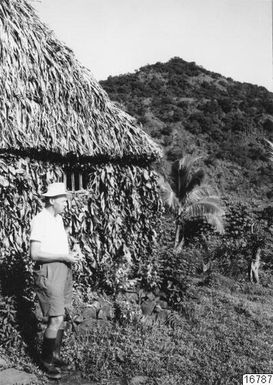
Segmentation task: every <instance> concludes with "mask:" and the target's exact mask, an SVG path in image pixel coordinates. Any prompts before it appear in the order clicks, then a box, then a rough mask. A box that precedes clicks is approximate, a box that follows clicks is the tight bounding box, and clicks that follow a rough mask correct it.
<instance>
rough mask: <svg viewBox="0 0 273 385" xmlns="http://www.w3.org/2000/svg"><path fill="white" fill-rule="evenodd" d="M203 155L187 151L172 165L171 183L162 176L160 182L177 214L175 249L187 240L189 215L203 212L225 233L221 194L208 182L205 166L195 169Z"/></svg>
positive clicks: (164, 195)
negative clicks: (205, 179) (185, 231)
mask: <svg viewBox="0 0 273 385" xmlns="http://www.w3.org/2000/svg"><path fill="white" fill-rule="evenodd" d="M199 159H200V157H196V156H192V155H186V156H184V157H183V158H181V159H179V160H176V161H175V162H174V163H173V165H172V170H171V175H170V183H169V182H168V181H167V180H166V178H164V177H163V176H160V178H159V186H160V189H161V192H162V198H163V201H164V202H165V203H166V204H167V205H168V206H169V207H171V208H172V209H173V210H174V212H175V215H176V232H175V242H174V249H175V250H176V251H180V250H181V249H182V247H183V244H184V227H185V223H186V221H187V220H188V219H190V218H193V217H198V216H202V217H205V218H206V219H207V221H208V222H209V223H210V224H212V225H213V226H214V228H215V230H216V231H218V232H220V233H223V232H224V225H223V215H224V210H223V208H222V207H221V203H220V198H219V196H218V195H217V194H216V193H215V192H214V191H213V189H212V188H211V187H210V186H208V185H207V184H205V183H204V178H205V173H204V170H202V169H199V170H197V171H194V167H193V166H194V165H195V163H196V162H197V161H198V160H199Z"/></svg>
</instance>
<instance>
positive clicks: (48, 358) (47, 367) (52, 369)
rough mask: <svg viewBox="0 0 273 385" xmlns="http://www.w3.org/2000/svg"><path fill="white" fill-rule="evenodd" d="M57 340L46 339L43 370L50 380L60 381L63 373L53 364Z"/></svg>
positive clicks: (43, 351)
mask: <svg viewBox="0 0 273 385" xmlns="http://www.w3.org/2000/svg"><path fill="white" fill-rule="evenodd" d="M55 343H56V338H47V337H44V341H43V348H42V368H43V370H44V371H45V373H46V375H47V377H48V378H52V379H55V380H57V379H59V378H61V377H62V376H61V372H60V370H59V369H58V368H56V366H55V364H54V362H53V352H54V349H55Z"/></svg>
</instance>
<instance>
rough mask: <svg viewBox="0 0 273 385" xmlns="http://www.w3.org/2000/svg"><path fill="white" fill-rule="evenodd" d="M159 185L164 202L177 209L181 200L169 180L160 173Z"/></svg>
mask: <svg viewBox="0 0 273 385" xmlns="http://www.w3.org/2000/svg"><path fill="white" fill-rule="evenodd" d="M158 186H159V189H160V194H161V198H162V201H163V202H164V204H166V205H167V206H168V207H170V208H171V209H172V210H175V209H176V208H177V207H178V206H179V201H178V199H177V197H176V194H175V192H174V191H173V189H172V188H171V186H170V184H169V182H168V181H167V180H166V179H165V178H164V177H163V176H162V175H159V178H158Z"/></svg>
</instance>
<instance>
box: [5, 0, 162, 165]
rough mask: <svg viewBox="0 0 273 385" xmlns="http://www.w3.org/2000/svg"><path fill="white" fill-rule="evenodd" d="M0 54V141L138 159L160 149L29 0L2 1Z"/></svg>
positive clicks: (14, 146) (33, 148)
mask: <svg viewBox="0 0 273 385" xmlns="http://www.w3.org/2000/svg"><path fill="white" fill-rule="evenodd" d="M0 57H1V60H0V74H1V75H0V87H1V97H0V128H1V130H0V149H5V150H6V149H9V150H12V151H14V150H20V151H22V150H24V151H25V152H26V153H27V154H29V153H32V154H33V151H39V152H45V153H48V152H51V153H55V154H56V153H57V154H60V155H63V156H67V155H72V156H74V157H75V156H77V157H84V156H87V157H95V158H97V157H101V156H103V157H104V158H106V159H108V160H109V159H111V160H112V159H121V158H124V159H126V158H128V159H130V160H131V161H132V160H139V159H141V160H143V159H146V160H147V161H151V160H154V159H155V158H156V157H157V156H158V155H159V153H160V150H159V148H158V147H157V146H156V145H155V144H154V143H153V142H152V141H151V139H150V138H149V137H148V136H147V135H146V134H145V133H144V132H143V131H142V130H141V129H140V128H139V127H138V126H137V125H136V122H135V121H134V119H133V118H132V117H130V116H129V115H128V114H126V113H124V112H123V111H121V110H120V109H119V108H117V107H116V106H115V105H114V104H113V103H112V102H111V101H110V100H109V98H108V96H107V95H106V93H105V92H104V91H103V89H102V88H101V87H100V85H99V84H98V83H97V82H96V81H95V80H94V79H93V77H92V75H91V73H90V71H89V70H87V69H86V68H84V67H83V66H82V65H81V64H80V63H79V62H78V61H77V60H76V58H75V56H74V54H73V52H72V51H71V50H70V49H69V48H67V47H66V46H65V45H64V44H62V43H61V42H60V41H58V40H57V39H56V38H55V36H54V34H53V33H52V32H51V31H50V30H49V29H48V28H47V27H46V26H45V25H44V24H43V23H42V22H41V21H40V20H39V18H38V17H37V16H36V14H35V12H34V10H33V8H32V7H31V5H30V4H29V3H28V2H27V1H26V0H1V1H0Z"/></svg>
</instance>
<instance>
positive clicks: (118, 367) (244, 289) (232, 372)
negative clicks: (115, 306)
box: [0, 272, 273, 385]
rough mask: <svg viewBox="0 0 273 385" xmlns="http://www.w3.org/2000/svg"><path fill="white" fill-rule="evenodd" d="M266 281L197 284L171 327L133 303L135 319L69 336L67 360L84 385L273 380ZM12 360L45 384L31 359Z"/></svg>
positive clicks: (270, 292)
mask: <svg viewBox="0 0 273 385" xmlns="http://www.w3.org/2000/svg"><path fill="white" fill-rule="evenodd" d="M261 273H262V274H261V284H251V283H249V282H247V281H246V280H244V279H237V280H235V279H233V278H228V277H224V276H223V275H221V274H220V273H216V272H213V273H210V274H209V275H208V276H207V277H204V279H196V277H195V278H192V281H191V283H190V284H188V286H187V290H186V292H185V296H184V298H183V303H182V306H181V311H180V312H179V313H177V314H176V317H175V322H173V323H172V326H168V325H166V324H164V323H160V322H159V321H156V320H155V318H152V317H147V316H146V317H143V316H142V314H141V312H140V309H139V308H138V305H136V304H129V303H127V304H126V306H124V307H123V308H124V309H127V310H126V311H129V312H130V317H128V316H126V317H123V318H122V322H118V321H116V322H109V321H105V320H99V321H93V322H91V323H90V326H89V328H88V329H87V330H86V329H85V330H84V331H83V332H79V331H78V333H76V332H75V331H72V328H70V329H69V330H68V331H67V333H66V338H65V346H64V350H63V353H64V356H65V358H66V359H67V360H69V361H70V362H71V363H72V365H73V367H74V369H75V370H76V371H80V372H81V373H82V375H83V377H84V380H83V381H95V382H97V383H98V385H113V384H114V383H118V381H119V380H120V379H123V382H124V384H126V383H128V381H129V379H130V378H132V377H134V376H144V377H145V378H146V379H145V384H147V385H165V384H166V385H167V384H168V385H181V384H183V385H195V384H199V385H221V384H222V385H237V384H238V385H239V384H242V377H243V374H245V373H273V359H272V357H273V335H272V324H273V309H272V296H273V289H272V288H273V285H272V279H271V276H270V273H266V272H261ZM189 282H190V278H189ZM0 353H3V351H1V350H0ZM5 354H6V353H5ZM0 355H1V354H0ZM12 355H13V356H12ZM10 360H11V361H12V365H13V366H14V367H16V368H18V369H24V370H27V371H29V372H34V373H35V374H36V375H38V378H39V381H38V383H43V381H44V380H45V379H44V377H43V376H42V374H41V372H40V371H39V369H37V367H36V366H35V364H34V363H33V362H31V360H30V358H29V357H28V356H27V355H23V354H22V353H21V352H20V356H19V353H18V354H16V351H14V350H11V349H10ZM127 380H128V381H127Z"/></svg>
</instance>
